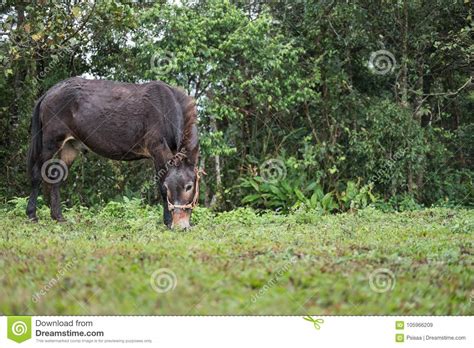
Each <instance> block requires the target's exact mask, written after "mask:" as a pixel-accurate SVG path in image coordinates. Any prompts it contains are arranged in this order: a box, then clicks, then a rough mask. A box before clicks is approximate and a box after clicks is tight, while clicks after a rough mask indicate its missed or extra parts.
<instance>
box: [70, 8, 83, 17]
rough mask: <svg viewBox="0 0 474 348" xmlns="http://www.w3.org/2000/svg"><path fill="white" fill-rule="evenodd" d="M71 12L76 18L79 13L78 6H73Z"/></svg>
mask: <svg viewBox="0 0 474 348" xmlns="http://www.w3.org/2000/svg"><path fill="white" fill-rule="evenodd" d="M71 12H72V15H73V16H74V17H75V18H78V17H79V16H80V15H81V9H80V8H79V7H78V6H74V7H73V8H72V10H71Z"/></svg>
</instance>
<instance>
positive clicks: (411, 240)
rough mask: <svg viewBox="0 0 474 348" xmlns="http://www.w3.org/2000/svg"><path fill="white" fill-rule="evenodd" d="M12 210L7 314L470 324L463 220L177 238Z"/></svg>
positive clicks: (112, 222)
mask: <svg viewBox="0 0 474 348" xmlns="http://www.w3.org/2000/svg"><path fill="white" fill-rule="evenodd" d="M20 203H21V204H20ZM20 203H17V207H16V208H15V207H13V208H8V209H3V210H2V211H1V212H0V221H1V222H0V224H1V227H0V229H1V234H0V270H1V274H0V312H1V313H3V314H6V315H11V314H43V315H46V314H51V315H53V314H84V315H86V314H87V315H88V314H180V315H198V314H253V315H255V314H294V315H306V314H321V315H324V314H326V315H328V314H333V315H336V314H344V315H362V314H365V315H368V314H387V315H388V314H411V315H427V314H436V315H442V314H459V315H468V314H470V315H472V314H474V292H473V288H474V287H473V284H474V274H473V273H474V272H473V245H472V243H473V231H474V211H473V210H450V209H441V208H436V209H428V210H421V211H414V212H404V213H382V212H380V211H377V210H374V209H365V210H361V211H358V212H356V213H347V214H340V215H320V214H317V213H315V212H313V213H308V212H296V213H294V214H291V215H289V216H284V215H275V214H270V213H267V214H263V215H256V214H255V213H254V212H253V211H251V210H245V209H241V210H237V211H233V212H229V213H222V214H219V215H214V214H213V213H211V212H210V211H208V210H206V209H198V210H197V211H196V214H195V216H194V217H195V219H194V220H195V222H197V226H195V227H194V228H193V229H192V230H190V231H187V232H175V231H170V230H167V229H166V228H164V227H162V225H161V223H158V222H159V221H161V217H160V212H159V209H158V208H152V207H143V206H141V205H140V203H139V202H138V201H133V200H132V201H129V202H127V203H126V204H119V203H112V204H109V205H108V206H107V207H105V208H103V209H102V210H100V211H91V210H88V209H85V208H80V209H79V208H77V209H75V210H74V211H67V212H66V213H65V216H66V218H68V223H65V224H57V223H54V222H52V221H51V220H49V218H48V211H47V210H46V209H45V208H43V209H42V210H41V211H40V218H41V220H40V222H39V223H38V224H31V223H28V222H27V221H26V220H25V217H24V216H23V208H24V207H23V205H24V204H23V203H24V202H23V201H22V202H20ZM158 220H159V221H158ZM1 313H0V314H1Z"/></svg>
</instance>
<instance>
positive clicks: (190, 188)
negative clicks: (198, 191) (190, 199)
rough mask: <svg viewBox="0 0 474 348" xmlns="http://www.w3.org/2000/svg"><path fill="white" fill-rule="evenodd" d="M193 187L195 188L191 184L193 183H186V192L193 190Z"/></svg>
mask: <svg viewBox="0 0 474 348" xmlns="http://www.w3.org/2000/svg"><path fill="white" fill-rule="evenodd" d="M192 188H193V185H191V184H187V185H186V187H185V188H184V189H185V190H186V192H187V191H191V190H192Z"/></svg>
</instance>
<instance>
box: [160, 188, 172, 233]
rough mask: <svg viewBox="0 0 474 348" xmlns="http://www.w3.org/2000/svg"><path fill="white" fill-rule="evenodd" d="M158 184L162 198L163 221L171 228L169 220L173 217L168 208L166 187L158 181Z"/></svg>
mask: <svg viewBox="0 0 474 348" xmlns="http://www.w3.org/2000/svg"><path fill="white" fill-rule="evenodd" d="M159 185H160V193H161V198H162V199H163V223H164V224H165V225H166V226H168V227H170V228H171V222H172V221H173V218H172V216H171V212H170V211H169V209H168V199H167V192H166V188H165V187H164V186H163V185H162V184H161V183H159Z"/></svg>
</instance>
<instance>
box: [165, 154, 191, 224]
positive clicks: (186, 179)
mask: <svg viewBox="0 0 474 348" xmlns="http://www.w3.org/2000/svg"><path fill="white" fill-rule="evenodd" d="M163 188H164V189H165V190H166V198H167V202H165V204H168V210H169V211H170V213H171V217H172V220H171V226H170V227H171V228H174V227H179V228H188V227H190V226H191V225H190V220H191V213H192V210H193V208H194V207H195V206H196V204H197V203H198V198H199V171H198V170H197V168H196V167H194V166H189V165H187V164H186V163H183V164H181V165H179V166H171V167H170V168H169V169H168V172H167V175H166V177H165V178H164V180H163Z"/></svg>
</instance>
